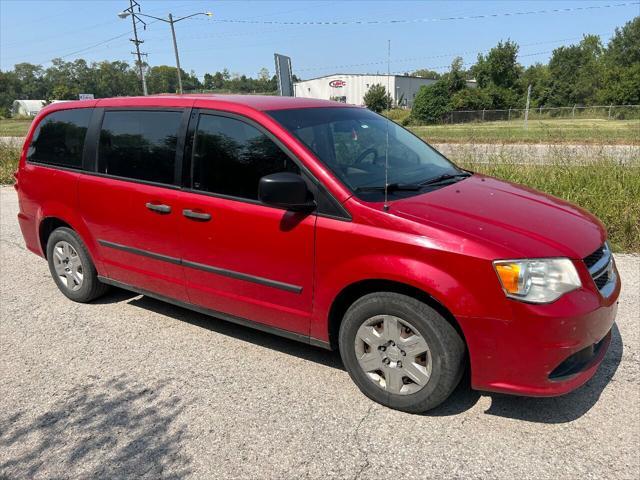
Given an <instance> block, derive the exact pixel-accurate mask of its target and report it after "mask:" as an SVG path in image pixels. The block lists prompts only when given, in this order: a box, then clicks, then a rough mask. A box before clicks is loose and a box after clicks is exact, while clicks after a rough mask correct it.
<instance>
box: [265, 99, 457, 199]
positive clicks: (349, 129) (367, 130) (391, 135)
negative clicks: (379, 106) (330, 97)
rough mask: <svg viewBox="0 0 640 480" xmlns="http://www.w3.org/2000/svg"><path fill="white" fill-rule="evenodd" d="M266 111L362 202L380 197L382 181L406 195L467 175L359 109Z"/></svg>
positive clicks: (414, 139)
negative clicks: (437, 180) (450, 177)
mask: <svg viewBox="0 0 640 480" xmlns="http://www.w3.org/2000/svg"><path fill="white" fill-rule="evenodd" d="M267 113H268V114H269V115H270V116H271V117H273V118H274V119H275V120H276V121H278V122H279V123H280V124H281V125H282V126H284V127H285V128H286V129H287V130H289V131H290V132H291V133H292V134H293V135H294V136H295V137H297V138H298V139H299V140H300V141H301V142H302V143H303V144H304V145H305V146H307V148H309V150H311V151H312V152H313V153H314V154H315V155H316V157H318V159H319V160H320V161H322V162H323V163H324V164H325V165H327V166H328V167H329V168H330V169H331V170H332V171H333V172H334V173H335V174H336V175H337V176H338V177H339V178H340V179H341V180H342V182H343V183H345V185H346V186H347V187H349V188H350V189H351V190H352V191H354V192H355V193H356V194H357V195H358V196H361V197H363V198H366V199H367V200H371V201H377V200H381V199H382V198H383V197H382V191H383V189H384V185H385V179H387V184H388V185H389V186H390V191H391V192H392V193H393V194H394V195H396V196H408V195H415V194H418V193H420V192H421V191H423V190H424V188H434V186H433V184H432V183H431V184H430V183H429V182H430V181H432V180H434V179H437V178H441V177H447V176H452V177H455V178H456V179H461V178H464V176H467V175H468V174H466V173H465V172H463V171H462V170H460V169H458V168H457V167H456V166H455V165H453V164H452V163H451V162H449V161H448V160H447V159H446V158H444V157H443V156H442V155H440V154H439V153H438V152H437V151H436V150H434V149H433V148H431V147H430V146H429V145H427V144H426V143H425V142H423V141H422V140H420V139H419V138H418V137H416V136H415V135H413V134H412V133H410V132H408V131H407V130H405V129H404V128H402V127H401V126H400V125H397V124H396V123H394V122H392V121H390V120H387V119H386V118H385V117H382V116H380V115H377V114H375V113H373V112H371V111H370V110H366V109H364V108H355V107H346V108H342V107H326V108H306V109H291V110H274V111H270V112H267ZM385 165H387V166H388V168H387V172H386V174H385ZM458 176H459V177H458ZM423 185H424V188H423ZM426 185H429V186H428V187H427V186H426ZM439 185H441V184H439ZM393 187H395V188H393Z"/></svg>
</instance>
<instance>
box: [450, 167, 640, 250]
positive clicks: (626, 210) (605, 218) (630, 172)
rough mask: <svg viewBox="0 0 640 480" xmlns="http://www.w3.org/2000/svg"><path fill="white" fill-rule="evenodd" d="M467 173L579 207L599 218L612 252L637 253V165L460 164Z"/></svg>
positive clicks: (639, 220)
mask: <svg viewBox="0 0 640 480" xmlns="http://www.w3.org/2000/svg"><path fill="white" fill-rule="evenodd" d="M459 165H460V166H463V167H465V168H468V169H470V170H473V171H476V172H479V173H484V174H487V175H491V176H493V177H498V178H501V179H504V180H508V181H511V182H515V183H520V184H523V185H527V186H529V187H531V188H535V189H537V190H540V191H542V192H546V193H549V194H551V195H554V196H556V197H559V198H562V199H564V200H567V201H569V202H571V203H574V204H576V205H579V206H580V207H582V208H584V209H586V210H588V211H589V212H591V213H592V214H594V215H595V216H596V217H598V218H599V219H600V220H601V221H602V223H603V224H604V225H605V227H606V228H607V230H608V232H609V239H610V242H611V244H612V247H613V249H614V251H617V252H640V162H634V163H633V164H631V165H621V164H620V163H619V162H615V161H613V160H607V159H598V160H594V161H593V162H591V163H589V164H587V165H576V164H575V163H567V162H563V161H562V160H559V161H557V162H554V163H551V164H545V165H522V164H520V163H509V162H503V163H477V162H473V161H464V162H459Z"/></svg>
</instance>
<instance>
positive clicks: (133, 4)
mask: <svg viewBox="0 0 640 480" xmlns="http://www.w3.org/2000/svg"><path fill="white" fill-rule="evenodd" d="M135 7H138V12H139V11H140V4H139V3H138V2H136V0H129V8H128V9H127V10H130V11H131V23H133V38H130V39H129V41H130V42H133V44H134V45H135V46H136V51H135V52H131V53H133V54H134V55H136V56H137V57H138V70H139V71H140V79H141V80H142V93H143V95H145V96H146V95H148V92H147V80H146V79H145V78H144V67H143V66H142V54H141V53H140V44H141V43H144V40H140V39H138V27H137V25H136V23H138V20H137V19H136V16H135V14H134V10H133V9H134V8H135Z"/></svg>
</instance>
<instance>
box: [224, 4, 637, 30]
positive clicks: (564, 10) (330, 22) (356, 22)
mask: <svg viewBox="0 0 640 480" xmlns="http://www.w3.org/2000/svg"><path fill="white" fill-rule="evenodd" d="M639 4H640V2H625V3H614V4H608V5H587V6H581V7H567V8H550V9H543V10H528V11H519V12H499V13H487V14H483V15H463V16H458V17H441V18H414V19H388V20H324V21H323V20H306V21H279V20H244V19H215V20H213V21H214V22H217V23H243V24H264V25H325V26H326V25H381V24H408V23H426V22H446V21H455V20H480V19H485V18H499V17H515V16H522V15H541V14H545V13H567V12H578V11H584V10H596V9H601V8H616V7H627V6H630V5H639Z"/></svg>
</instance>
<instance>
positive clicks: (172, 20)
mask: <svg viewBox="0 0 640 480" xmlns="http://www.w3.org/2000/svg"><path fill="white" fill-rule="evenodd" d="M129 15H133V16H134V18H138V17H149V18H153V19H154V20H158V21H160V22H164V23H168V24H169V25H171V36H172V37H173V51H174V52H175V54H176V67H177V68H178V93H182V76H181V75H180V56H179V55H178V43H177V42H176V30H175V28H174V27H173V25H174V24H175V23H178V22H180V21H182V20H186V19H187V18H191V17H195V16H198V15H206V16H207V17H211V16H213V13H211V12H198V13H192V14H191V15H187V16H185V17H180V18H173V15H171V14H169V18H168V19H166V18H160V17H154V16H153V15H147V14H146V13H139V12H138V13H136V12H134V11H133V9H127V10H123V11H122V12H120V13H119V14H118V17H120V18H122V19H124V18H127V17H128V16H129ZM138 20H140V19H139V18H138ZM140 21H141V22H142V24H143V25H144V27H145V29H146V27H147V24H146V23H145V22H144V21H143V20H140Z"/></svg>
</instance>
